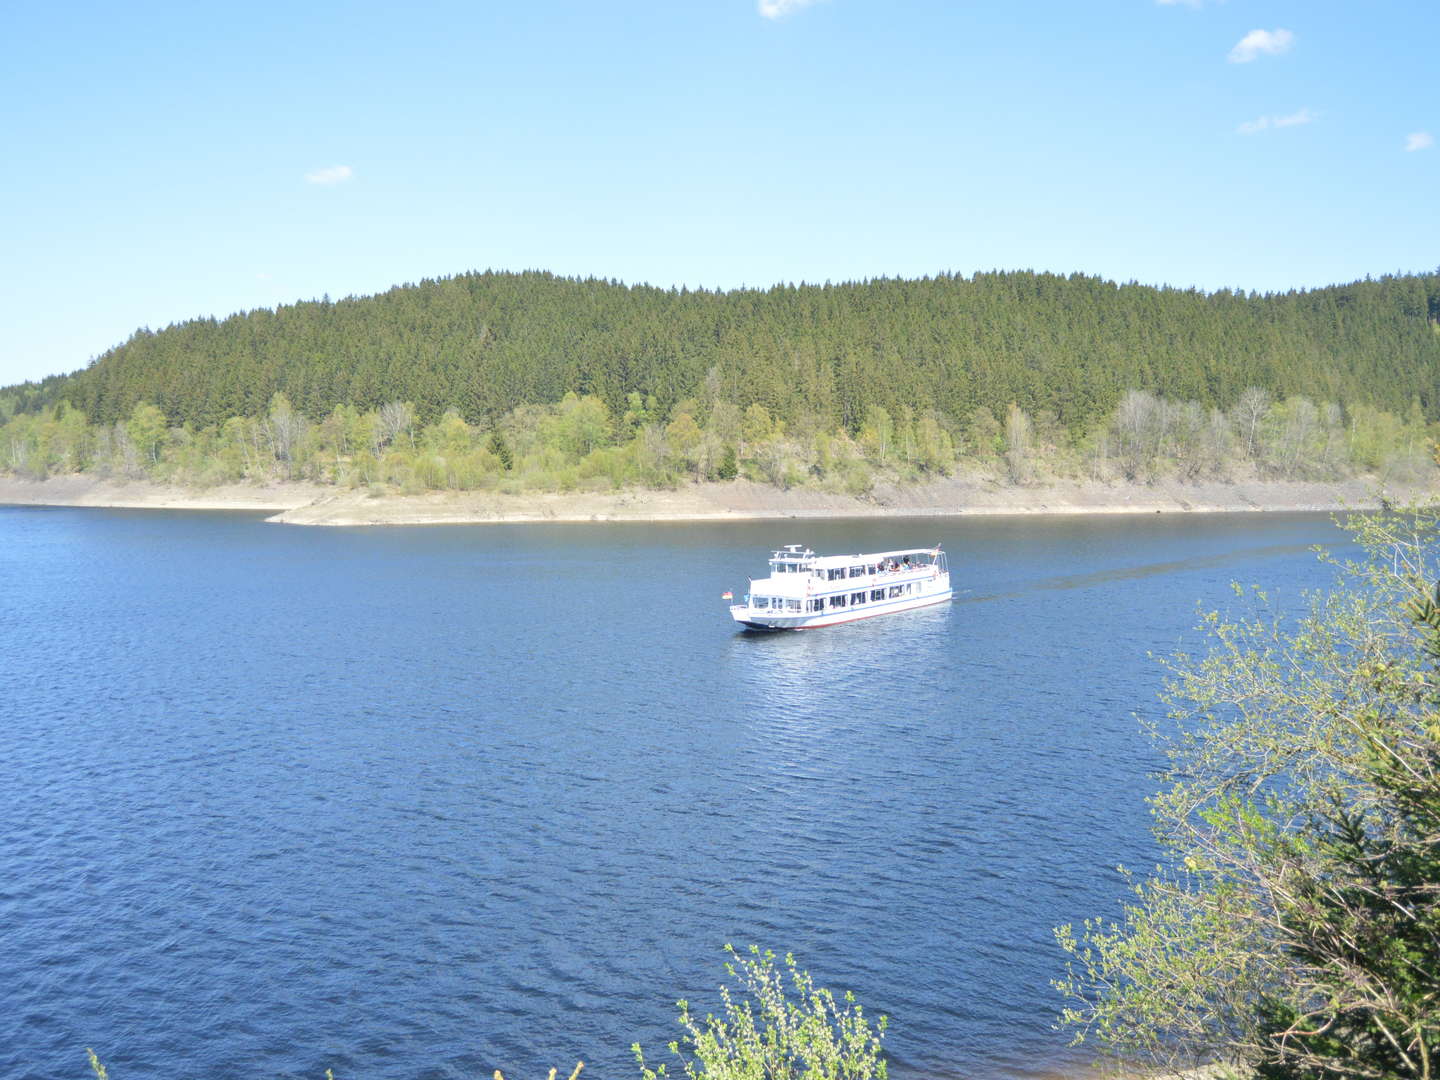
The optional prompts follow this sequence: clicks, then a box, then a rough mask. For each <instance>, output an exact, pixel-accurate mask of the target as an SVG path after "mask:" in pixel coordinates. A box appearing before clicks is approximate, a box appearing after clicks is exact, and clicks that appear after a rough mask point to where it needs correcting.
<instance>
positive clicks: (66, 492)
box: [0, 474, 1437, 527]
mask: <svg viewBox="0 0 1440 1080" xmlns="http://www.w3.org/2000/svg"><path fill="white" fill-rule="evenodd" d="M1436 494H1437V487H1436V486H1435V485H1433V484H1432V485H1429V486H1423V485H1412V486H1406V487H1390V488H1385V487H1384V486H1382V485H1381V483H1380V482H1379V481H1378V480H1377V479H1376V478H1374V477H1358V478H1352V479H1348V480H1342V481H1337V482H1332V483H1311V482H1299V481H1237V482H1231V483H1219V482H1205V483H1198V484H1184V483H1179V482H1176V481H1163V482H1158V483H1155V484H1107V483H1102V482H1100V481H1093V480H1092V481H1057V482H1053V483H1050V484H1044V485H1033V486H1028V487H1012V486H1008V485H1002V484H999V483H996V482H995V481H993V480H990V479H987V478H981V477H974V476H969V477H954V478H950V479H945V480H938V481H934V482H931V483H928V484H919V485H910V486H905V487H900V486H896V485H888V484H882V485H877V486H876V488H875V489H874V490H873V491H872V492H871V493H870V494H869V495H867V496H864V497H861V498H856V497H852V496H848V495H837V494H831V493H827V492H823V491H816V490H813V489H809V488H792V489H791V490H789V491H782V490H780V489H778V488H772V487H769V486H767V485H764V484H756V483H752V482H750V481H746V480H732V481H725V482H712V483H700V484H687V485H684V486H682V487H680V488H676V489H674V490H668V491H667V490H651V489H643V488H631V489H624V490H620V491H610V492H603V493H600V492H568V493H550V492H528V493H524V494H519V495H501V494H497V493H494V492H475V491H472V492H455V491H445V492H427V493H425V494H422V495H381V496H373V495H371V494H370V493H369V492H368V491H363V490H358V491H357V490H348V489H337V488H334V487H329V486H325V485H321V484H309V483H277V484H265V485H260V484H228V485H223V486H220V487H214V488H185V487H179V486H176V485H169V484H158V483H154V482H152V481H147V480H130V481H115V480H106V479H101V478H98V477H92V476H86V475H83V474H74V475H70V476H61V477H53V478H51V479H48V480H22V479H20V478H18V477H13V476H0V505H12V506H52V507H59V506H71V507H92V508H97V509H98V508H104V509H147V510H222V511H223V510H230V511H248V512H252V513H268V514H269V515H270V516H269V517H267V519H266V520H267V521H271V522H275V523H278V524H285V525H329V526H344V527H353V526H368V525H512V524H540V523H543V524H582V523H583V524H592V523H601V522H635V523H661V522H676V523H679V522H695V523H700V522H712V523H713V522H722V521H764V520H780V519H786V520H792V519H794V520H806V519H808V520H824V519H827V518H885V517H979V516H987V517H988V516H999V515H1017V516H1026V515H1040V516H1052V515H1053V516H1059V515H1076V514H1157V513H1159V514H1166V513H1169V514H1176V513H1179V514H1185V513H1192V514H1193V513H1262V512H1264V513H1286V512H1289V513H1305V512H1309V513H1327V512H1328V513H1333V512H1337V511H1343V510H1361V509H1373V508H1375V507H1378V506H1379V505H1380V504H1381V501H1382V498H1383V499H1385V500H1388V501H1392V502H1397V503H1403V502H1407V501H1411V500H1414V499H1417V498H1424V497H1427V496H1434V495H1436Z"/></svg>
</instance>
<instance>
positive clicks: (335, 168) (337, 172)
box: [305, 165, 355, 187]
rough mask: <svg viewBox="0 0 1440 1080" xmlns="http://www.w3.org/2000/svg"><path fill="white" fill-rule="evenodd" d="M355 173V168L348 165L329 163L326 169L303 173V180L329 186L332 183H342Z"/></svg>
mask: <svg viewBox="0 0 1440 1080" xmlns="http://www.w3.org/2000/svg"><path fill="white" fill-rule="evenodd" d="M354 175H355V170H354V169H352V168H350V166H349V165H331V166H330V167H329V168H328V169H316V170H315V171H314V172H308V173H306V174H305V180H306V182H307V183H310V184H324V185H325V186H327V187H329V186H331V185H333V184H343V183H345V181H346V180H349V179H350V178H351V177H353V176H354Z"/></svg>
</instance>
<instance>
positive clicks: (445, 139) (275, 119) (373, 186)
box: [0, 0, 1440, 385]
mask: <svg viewBox="0 0 1440 1080" xmlns="http://www.w3.org/2000/svg"><path fill="white" fill-rule="evenodd" d="M0 25H3V30H0V34H3V38H4V40H5V43H6V45H7V48H6V50H5V53H6V58H5V60H4V62H3V63H0V118H3V121H4V122H3V127H0V250H3V256H0V385H6V384H10V383H13V382H17V381H21V380H24V379H37V378H41V377H43V376H45V375H49V374H54V373H58V372H65V371H71V370H74V369H76V368H79V367H83V366H85V365H86V364H87V363H89V362H90V361H91V360H92V359H93V358H95V357H96V356H98V355H100V354H101V353H103V352H104V351H105V350H107V349H109V348H111V347H113V346H115V345H118V344H120V343H122V342H123V341H124V340H125V339H126V338H128V337H129V336H130V335H131V334H132V333H133V332H134V331H135V330H136V329H137V328H140V327H149V328H151V329H160V328H162V327H164V326H166V325H169V324H171V323H174V322H182V321H184V320H186V319H190V318H194V317H198V316H211V315H213V316H216V317H221V318H223V317H225V316H226V315H229V314H231V313H233V312H236V311H244V310H249V309H253V308H257V307H274V306H276V305H278V304H284V303H291V302H294V301H296V300H305V299H313V298H317V297H320V296H322V295H326V294H328V295H329V296H331V297H332V298H337V299H338V298H340V297H342V296H349V295H365V294H370V293H375V292H380V291H384V290H385V289H387V288H389V287H391V286H392V285H396V284H400V283H403V282H413V281H418V280H421V279H423V278H427V277H429V278H433V277H441V276H445V275H449V274H456V273H462V272H465V271H469V270H485V269H495V270H516V271H518V270H526V269H540V270H549V271H553V272H555V273H557V274H562V275H574V276H582V277H588V276H595V277H602V278H610V279H618V280H621V281H625V282H629V283H640V282H648V283H650V284H654V285H660V286H666V287H669V286H678V285H686V286H690V287H705V288H726V289H728V288H734V287H738V286H742V285H748V286H761V287H764V286H769V285H772V284H775V283H779V282H796V283H798V282H801V281H808V282H824V281H827V280H829V281H846V280H857V279H864V278H873V277H881V276H889V277H920V276H924V275H927V274H935V273H939V272H952V273H960V274H970V273H973V272H975V271H981V270H993V269H1002V270H1004V269H1035V270H1049V271H1055V272H1058V273H1067V274H1068V273H1072V272H1077V271H1078V272H1082V273H1086V274H1098V275H1101V276H1103V277H1107V278H1111V279H1114V280H1117V281H1131V280H1134V281H1140V282H1144V283H1148V284H1157V285H1160V284H1168V285H1174V286H1180V287H1198V288H1201V289H1205V290H1213V289H1218V288H1241V289H1245V290H1256V291H1260V292H1268V291H1284V290H1288V289H1292V288H1308V287H1315V286H1321V285H1326V284H1332V283H1337V282H1344V281H1352V280H1355V279H1357V278H1363V277H1364V276H1366V275H1367V274H1368V275H1372V276H1378V275H1380V274H1385V273H1394V272H1414V271H1431V270H1434V269H1435V268H1436V267H1437V265H1440V201H1437V198H1436V197H1437V194H1440V145H1437V143H1440V61H1437V60H1436V58H1435V52H1434V43H1435V42H1436V41H1437V40H1440V3H1436V2H1435V0H1371V2H1368V3H1364V4H1360V3H1355V2H1354V0H1345V2H1340V0H1100V2H1084V0H1006V2H1001V0H674V2H664V0H525V2H523V3H522V2H517V0H507V2H503V3H501V2H493V3H492V2H489V0H468V2H463V3H462V2H448V0H414V2H412V3H410V4H407V5H396V4H393V3H386V4H379V3H370V2H368V0H355V2H350V3H344V4H339V3H324V2H316V3H298V4H297V3H295V2H294V0H286V2H285V3H278V2H272V0H254V2H251V3H248V4H245V5H229V6H218V5H206V4H195V3H193V2H187V3H167V2H146V0H132V2H127V3H125V4H113V3H105V4H100V3H88V2H80V3H76V4H64V5H58V4H22V3H19V2H18V0H15V2H12V3H9V4H6V5H5V7H4V19H3V24H0Z"/></svg>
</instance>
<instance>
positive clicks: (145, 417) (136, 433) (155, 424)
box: [125, 401, 169, 469]
mask: <svg viewBox="0 0 1440 1080" xmlns="http://www.w3.org/2000/svg"><path fill="white" fill-rule="evenodd" d="M125 433H126V434H127V435H129V436H130V441H131V442H132V443H134V445H135V450H136V452H137V453H138V454H139V455H140V457H141V459H142V460H143V462H144V465H145V468H147V469H148V468H153V467H154V466H156V465H158V464H159V463H160V448H161V447H162V446H164V445H165V437H166V435H167V434H168V433H169V429H168V427H167V426H166V424H165V414H164V413H162V412H161V411H160V410H159V409H157V408H156V407H155V406H154V405H151V404H150V403H149V402H145V401H141V402H139V403H137V404H136V406H135V408H134V410H133V411H132V412H131V413H130V419H129V421H127V422H126V424H125Z"/></svg>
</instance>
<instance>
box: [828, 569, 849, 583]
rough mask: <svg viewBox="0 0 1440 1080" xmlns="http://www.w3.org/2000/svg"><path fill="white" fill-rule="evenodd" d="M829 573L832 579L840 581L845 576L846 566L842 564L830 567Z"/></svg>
mask: <svg viewBox="0 0 1440 1080" xmlns="http://www.w3.org/2000/svg"><path fill="white" fill-rule="evenodd" d="M828 574H829V578H830V580H831V581H839V580H840V579H841V578H843V577H844V576H845V568H844V567H841V566H832V567H831V568H830V569H829V571H828Z"/></svg>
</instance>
